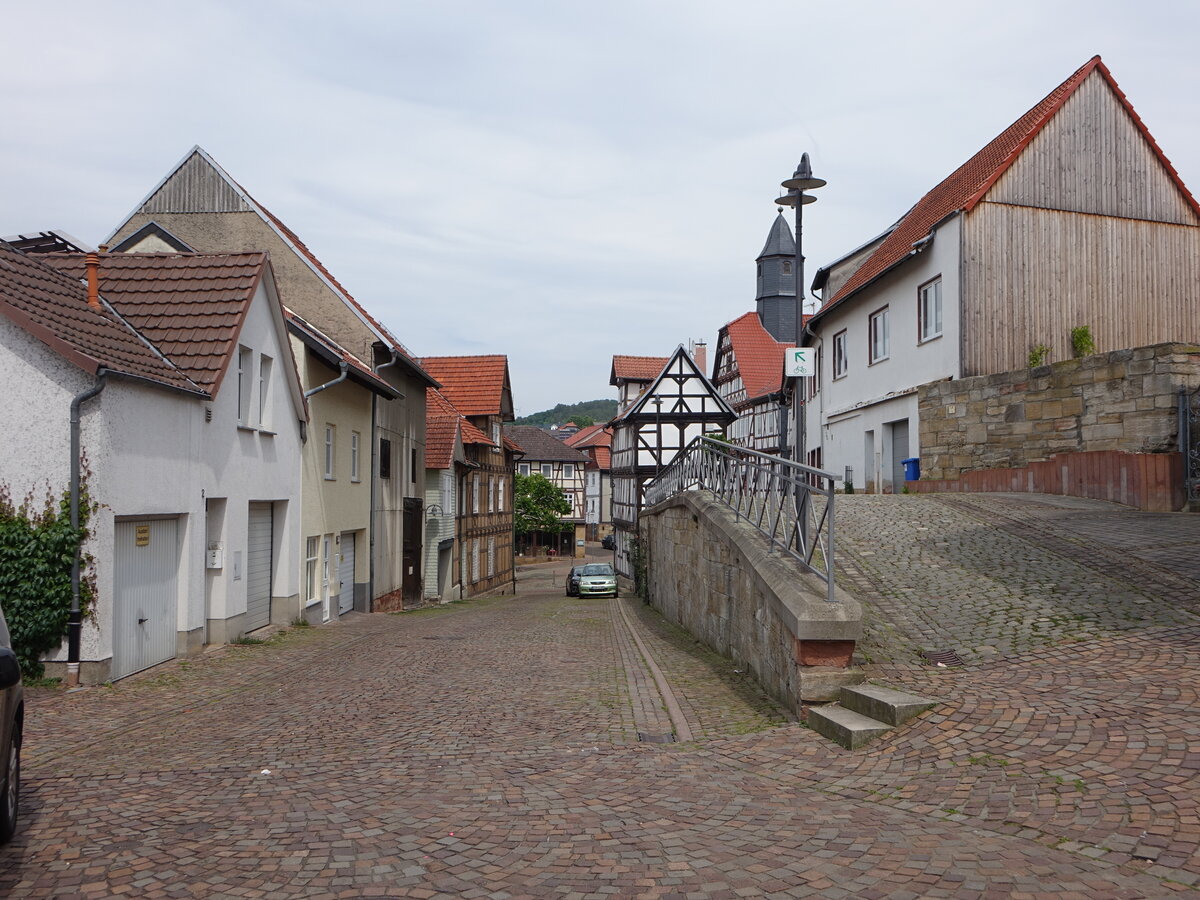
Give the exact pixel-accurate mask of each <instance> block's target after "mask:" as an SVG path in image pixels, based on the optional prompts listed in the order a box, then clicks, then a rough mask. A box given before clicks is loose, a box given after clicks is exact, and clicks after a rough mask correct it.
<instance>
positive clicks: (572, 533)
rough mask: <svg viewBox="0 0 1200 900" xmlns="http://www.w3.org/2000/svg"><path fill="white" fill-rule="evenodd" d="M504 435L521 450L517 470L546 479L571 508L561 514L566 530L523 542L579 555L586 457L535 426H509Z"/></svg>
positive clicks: (583, 531)
mask: <svg viewBox="0 0 1200 900" xmlns="http://www.w3.org/2000/svg"><path fill="white" fill-rule="evenodd" d="M508 435H509V437H510V438H511V439H512V440H513V442H514V443H516V445H517V446H518V447H520V449H521V453H522V456H521V458H520V460H519V461H518V462H517V464H516V466H517V472H518V473H519V474H521V475H541V476H542V477H544V478H546V479H548V480H549V481H550V482H551V483H553V484H554V486H555V487H557V488H558V489H559V490H560V491H562V494H563V497H564V498H565V499H566V500H567V502H568V503H570V504H571V511H570V512H569V513H567V514H565V515H563V516H562V517H561V518H562V520H563V522H564V524H567V525H570V526H571V528H570V529H569V530H567V531H564V532H562V533H561V534H554V535H542V534H538V535H535V536H533V537H532V539H530V538H528V537H527V541H531V542H532V544H533V545H535V546H538V547H549V548H550V549H552V550H554V551H555V552H557V553H560V554H562V555H564V556H573V555H582V553H583V549H582V542H583V541H585V540H586V539H587V530H586V522H585V515H584V512H585V508H586V492H587V479H586V476H585V471H586V468H587V464H588V457H586V456H585V455H584V454H582V453H580V452H579V451H578V450H575V449H572V448H571V447H568V446H567V445H566V444H565V443H563V442H562V441H560V440H559V439H558V438H556V437H555V436H554V435H553V434H551V433H550V432H549V431H545V430H543V429H541V428H538V427H537V426H536V425H510V426H509V429H508ZM577 548H578V549H577Z"/></svg>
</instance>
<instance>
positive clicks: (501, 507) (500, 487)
mask: <svg viewBox="0 0 1200 900" xmlns="http://www.w3.org/2000/svg"><path fill="white" fill-rule="evenodd" d="M496 489H497V490H498V491H499V492H500V493H499V496H498V497H497V499H496V509H498V510H499V511H500V512H504V477H503V476H501V477H500V481H499V482H498V483H497V485H496Z"/></svg>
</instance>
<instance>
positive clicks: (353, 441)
mask: <svg viewBox="0 0 1200 900" xmlns="http://www.w3.org/2000/svg"><path fill="white" fill-rule="evenodd" d="M358 447H359V434H358V432H357V431H352V432H350V480H351V481H361V480H362V478H361V476H360V475H359V471H358Z"/></svg>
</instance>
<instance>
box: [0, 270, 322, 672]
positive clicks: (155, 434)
mask: <svg viewBox="0 0 1200 900" xmlns="http://www.w3.org/2000/svg"><path fill="white" fill-rule="evenodd" d="M272 302H273V298H270V297H269V296H268V294H267V292H266V289H265V287H264V286H263V285H260V286H259V288H258V292H257V294H256V296H255V298H254V301H253V303H252V304H251V307H250V310H249V312H248V314H247V318H246V321H245V324H244V326H243V328H242V331H241V333H240V335H239V343H240V344H241V346H242V347H243V348H244V349H245V350H246V351H248V352H249V360H250V365H251V366H252V369H251V371H252V372H253V376H252V377H250V378H248V379H246V380H245V382H244V390H245V391H246V395H245V396H244V398H242V399H243V407H244V408H243V417H244V418H245V419H246V420H247V421H246V423H245V424H243V425H239V422H238V417H239V396H238V393H239V389H238V384H239V379H238V371H237V367H238V360H237V350H236V349H235V351H234V359H233V360H232V361H231V363H230V369H229V371H228V372H227V374H226V376H225V380H224V382H223V385H222V388H221V390H220V392H219V393H218V395H217V397H215V398H214V399H212V400H206V399H203V398H201V397H198V396H194V395H187V394H183V393H179V392H176V391H172V390H169V389H167V388H164V387H161V386H158V385H152V384H149V383H145V382H138V381H133V380H130V379H126V378H122V377H119V376H110V377H109V378H108V380H107V385H106V387H105V388H104V390H103V391H102V392H101V393H100V395H99V396H97V397H95V398H94V399H92V400H90V401H88V402H87V403H86V404H84V406H83V412H82V427H81V443H82V448H83V453H84V458H85V466H84V470H85V473H87V475H86V477H87V488H88V491H89V495H90V497H91V500H92V501H93V502H95V503H97V504H98V508H97V509H96V511H95V512H94V513H93V514H92V517H91V520H90V522H89V523H88V528H89V531H90V537H89V539H88V541H87V543H86V544H85V552H86V553H88V554H90V555H91V556H92V557H93V559H94V564H93V566H94V574H95V587H96V601H95V605H94V610H93V615H92V616H91V617H89V618H88V619H85V622H84V630H83V641H82V656H81V658H82V662H83V665H84V671H83V676H84V678H85V679H86V680H107V679H108V677H110V672H111V671H113V660H112V657H113V646H114V636H113V629H112V620H113V597H114V586H115V578H116V573H115V566H114V559H115V546H114V542H115V540H116V535H117V525H118V523H127V522H137V523H150V522H155V521H159V520H162V519H173V520H175V523H176V525H175V528H174V529H173V530H174V535H175V541H176V546H175V547H174V549H173V553H174V556H175V559H176V560H177V568H176V570H175V576H176V577H175V593H176V595H175V597H174V598H167V599H166V600H164V601H163V603H164V605H163V607H162V609H163V610H169V611H170V614H172V615H173V616H174V619H175V628H174V631H175V633H176V635H177V638H176V642H175V653H173V654H171V655H175V654H184V653H187V652H191V651H194V650H197V649H199V647H201V646H202V645H203V644H204V643H217V642H223V641H228V640H232V639H233V638H236V637H238V636H239V635H240V634H242V633H244V628H243V623H244V621H245V617H246V611H247V593H246V587H247V577H246V576H247V572H246V567H247V565H248V562H249V560H248V558H247V539H248V515H249V505H250V503H251V502H255V501H258V502H266V503H270V504H271V507H272V513H273V516H272V518H273V532H272V538H271V540H272V544H273V546H272V559H271V607H272V620H273V621H280V620H282V621H285V622H286V621H290V620H291V619H292V618H294V617H295V616H296V615H298V614H299V599H298V598H299V585H298V583H297V572H298V571H299V566H300V561H299V559H298V558H297V548H298V546H299V535H300V531H299V523H300V520H299V512H300V510H299V496H300V446H301V445H300V429H299V421H298V419H299V418H300V417H301V416H302V415H303V413H302V412H299V411H298V410H297V408H296V405H295V399H296V397H297V396H298V395H297V393H296V390H295V374H294V366H293V364H292V357H291V352H290V350H289V348H288V346H287V343H286V338H285V337H284V333H283V328H282V319H281V318H280V317H279V315H278V307H277V305H276V314H275V315H273V314H272V309H271V304H272ZM264 355H265V356H267V357H268V358H270V360H271V361H272V365H270V367H269V368H270V377H269V379H268V380H267V382H266V392H265V397H263V398H262V403H261V405H260V386H259V380H258V373H259V372H260V371H261V366H260V364H261V360H262V357H263V356H264ZM289 370H291V374H290V377H289ZM0 371H3V372H4V373H5V384H6V386H7V387H8V389H7V390H5V391H3V392H0V429H3V431H4V433H5V434H6V435H7V436H8V437H6V441H5V451H4V454H3V456H2V457H0V482H3V483H5V484H6V485H8V487H9V488H10V490H11V491H12V493H13V494H14V495H15V496H18V497H21V496H24V495H25V494H26V493H30V492H31V493H33V494H34V495H35V496H38V497H40V496H42V495H43V494H44V493H45V492H46V491H47V490H49V491H50V492H51V493H52V494H53V495H55V496H56V497H57V496H61V494H62V493H63V491H65V490H66V489H67V488H68V486H69V479H70V460H69V407H70V403H71V400H72V398H73V397H74V396H75V395H77V394H79V393H80V392H82V391H84V390H86V389H88V388H90V387H91V386H92V385H93V384H94V383H95V379H94V378H93V376H91V375H90V374H88V373H86V372H84V371H83V370H81V369H79V368H77V367H75V366H74V365H72V364H70V363H68V362H67V361H65V360H64V359H63V358H62V357H61V356H59V355H58V354H57V353H56V352H55V351H53V350H51V349H50V348H49V347H47V346H46V345H44V344H42V343H41V342H40V341H38V340H36V339H34V338H33V337H31V336H30V335H29V334H28V333H26V332H25V331H23V330H22V329H20V328H18V327H17V326H15V325H13V324H12V323H11V321H9V320H8V319H7V318H3V317H0ZM163 533H169V532H163ZM213 545H216V546H215V547H213ZM210 547H213V549H215V550H216V551H217V555H216V558H215V559H213V560H212V561H213V562H214V563H220V565H219V566H216V567H208V566H209V553H208V551H209V549H210ZM172 599H173V607H172V603H171V600H172ZM57 658H59V659H62V658H65V651H64V653H63V654H60V655H59V656H58V657H57ZM89 669H90V671H89ZM116 671H117V673H118V674H128V672H127V671H124V670H122V667H121V666H120V665H118V666H117V667H116Z"/></svg>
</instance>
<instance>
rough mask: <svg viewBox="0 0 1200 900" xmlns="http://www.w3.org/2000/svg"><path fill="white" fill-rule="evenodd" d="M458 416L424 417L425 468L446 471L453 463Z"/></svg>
mask: <svg viewBox="0 0 1200 900" xmlns="http://www.w3.org/2000/svg"><path fill="white" fill-rule="evenodd" d="M460 421H461V419H460V417H459V416H433V415H429V414H428V413H426V415H425V468H427V469H448V468H450V466H451V465H452V464H453V462H454V442H455V441H456V440H457V439H458V423H459V422H460Z"/></svg>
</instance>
